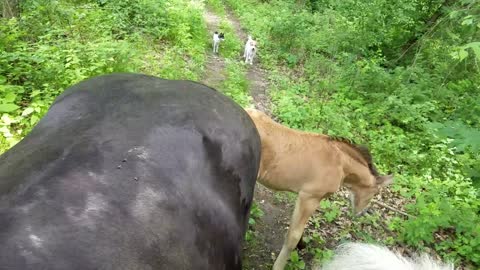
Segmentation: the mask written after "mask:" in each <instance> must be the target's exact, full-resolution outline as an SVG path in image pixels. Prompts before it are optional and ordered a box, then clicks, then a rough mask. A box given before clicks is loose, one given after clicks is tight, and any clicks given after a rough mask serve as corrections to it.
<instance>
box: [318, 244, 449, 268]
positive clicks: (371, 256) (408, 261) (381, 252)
mask: <svg viewBox="0 0 480 270" xmlns="http://www.w3.org/2000/svg"><path fill="white" fill-rule="evenodd" d="M313 269H315V270H453V269H454V266H453V264H451V263H443V262H438V261H436V260H434V259H432V258H431V257H430V256H428V255H426V254H423V255H421V256H418V255H417V256H415V257H413V258H406V257H403V256H401V255H399V254H397V253H394V252H392V251H390V250H389V249H387V248H386V247H384V246H377V245H373V244H363V243H346V244H343V245H340V246H339V247H338V248H337V250H336V251H335V255H334V256H333V259H332V260H331V261H330V262H327V263H326V264H324V265H323V266H322V267H321V268H316V267H314V268H313Z"/></svg>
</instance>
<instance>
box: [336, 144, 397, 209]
mask: <svg viewBox="0 0 480 270" xmlns="http://www.w3.org/2000/svg"><path fill="white" fill-rule="evenodd" d="M335 140H336V141H338V142H339V143H340V144H341V147H340V149H341V150H342V152H344V153H345V154H347V155H348V156H350V158H351V160H352V162H351V163H350V166H349V167H350V168H349V174H347V176H346V177H345V179H344V185H345V186H346V187H348V188H349V189H350V191H351V197H350V199H351V203H352V207H353V213H354V214H355V215H361V214H362V213H363V212H364V210H365V209H366V208H367V206H368V204H369V203H370V200H371V199H372V198H373V197H374V196H375V195H376V194H377V193H378V192H379V191H380V188H382V187H384V186H387V185H389V184H391V183H392V182H393V175H380V174H379V173H378V171H377V169H376V168H375V165H374V164H373V159H372V155H371V154H370V152H369V151H368V149H367V148H366V147H364V146H359V145H356V144H354V143H352V142H350V141H348V140H345V139H341V138H340V139H339V138H335Z"/></svg>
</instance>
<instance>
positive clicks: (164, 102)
mask: <svg viewBox="0 0 480 270" xmlns="http://www.w3.org/2000/svg"><path fill="white" fill-rule="evenodd" d="M259 158H260V140H259V138H258V133H257V130H256V128H255V126H254V124H253V123H252V122H251V120H250V118H249V117H248V115H247V114H246V113H245V112H244V111H243V109H242V108H240V107H239V106H238V105H236V104H235V103H234V102H232V101H231V100H230V99H228V98H226V97H225V96H223V95H222V94H220V93H218V92H217V91H215V90H213V89H211V88H208V87H206V86H204V85H201V84H198V83H194V82H190V81H172V80H162V79H159V78H155V77H151V76H145V75H139V74H112V75H106V76H100V77H96V78H93V79H90V80H86V81H83V82H81V83H79V84H77V85H74V86H73V87H71V88H69V89H68V90H66V91H65V92H64V93H63V94H62V95H61V96H60V97H58V98H57V100H56V101H55V103H54V104H53V105H52V107H51V108H50V110H49V112H48V113H47V114H46V116H45V117H44V118H43V119H42V120H41V121H40V122H39V123H38V125H37V126H36V127H35V128H34V129H33V130H32V132H31V133H30V134H29V135H28V136H26V137H25V138H24V139H23V140H22V141H21V142H19V143H18V144H17V145H16V146H14V147H13V148H12V149H10V150H9V151H7V152H6V153H5V154H4V155H2V156H0V269H35V270H37V269H49V270H56V269H62V270H63V269H82V270H88V269H169V270H170V269H172V270H173V269H241V244H242V241H243V237H244V233H245V230H246V224H247V220H248V211H249V208H250V204H251V201H252V196H253V189H254V185H255V180H256V176H257V170H258V165H259Z"/></svg>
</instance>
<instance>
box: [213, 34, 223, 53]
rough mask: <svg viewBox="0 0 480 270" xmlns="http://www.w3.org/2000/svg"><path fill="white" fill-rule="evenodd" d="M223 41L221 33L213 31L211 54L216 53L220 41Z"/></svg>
mask: <svg viewBox="0 0 480 270" xmlns="http://www.w3.org/2000/svg"><path fill="white" fill-rule="evenodd" d="M223 40H225V35H224V34H223V33H220V34H219V33H218V32H217V31H215V33H214V34H213V53H218V46H219V45H220V41H223Z"/></svg>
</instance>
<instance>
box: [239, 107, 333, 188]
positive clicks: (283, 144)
mask: <svg viewBox="0 0 480 270" xmlns="http://www.w3.org/2000/svg"><path fill="white" fill-rule="evenodd" d="M246 111H247V113H248V114H249V115H250V117H251V118H252V120H253V122H254V123H255V125H256V127H257V130H258V133H259V134H260V139H261V142H262V158H261V163H260V170H259V176H258V181H259V182H261V183H262V184H264V185H265V186H267V187H269V188H271V189H275V190H285V191H293V192H298V191H300V189H302V187H305V185H312V189H318V190H323V191H325V190H328V191H330V190H332V191H331V192H334V191H336V190H337V189H338V188H339V186H340V182H339V179H341V178H342V175H341V174H342V172H341V166H340V165H341V162H342V160H341V157H340V153H339V152H338V149H337V148H336V147H335V145H334V144H333V143H332V142H331V141H330V139H329V137H328V136H325V135H322V134H315V133H310V132H304V131H299V130H295V129H291V128H288V127H285V126H283V125H281V124H279V123H277V122H275V121H273V120H272V119H271V118H270V117H269V116H267V115H266V114H265V113H263V112H261V111H259V110H255V109H247V110H246ZM320 177H321V178H322V179H319V178H320ZM318 180H321V182H320V183H319V181H318Z"/></svg>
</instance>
